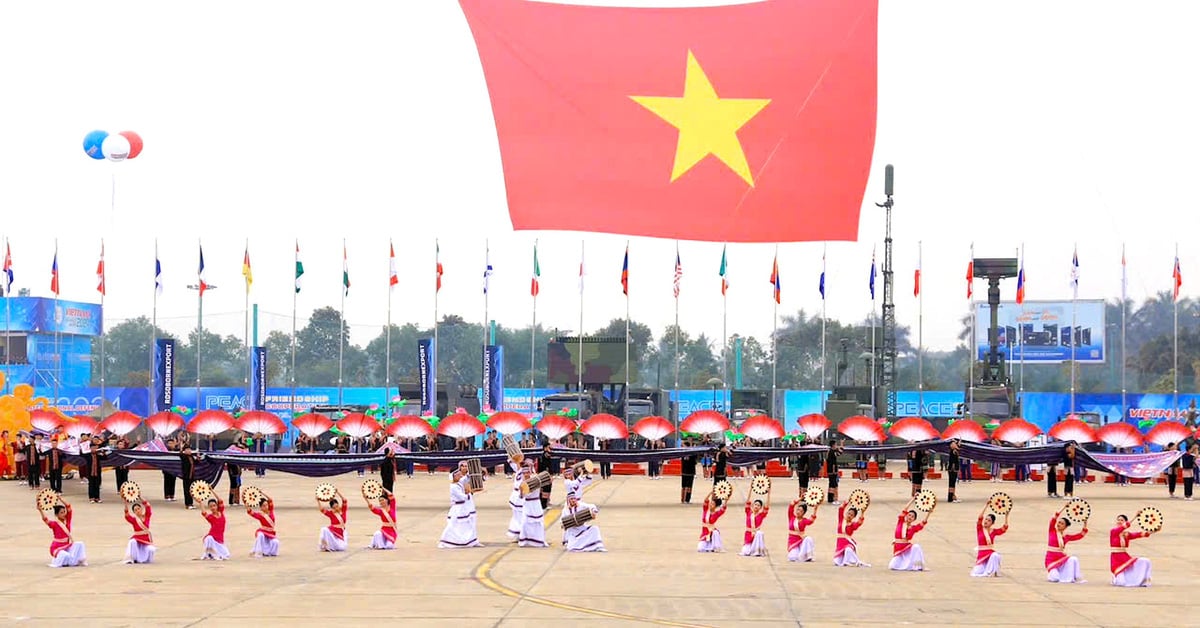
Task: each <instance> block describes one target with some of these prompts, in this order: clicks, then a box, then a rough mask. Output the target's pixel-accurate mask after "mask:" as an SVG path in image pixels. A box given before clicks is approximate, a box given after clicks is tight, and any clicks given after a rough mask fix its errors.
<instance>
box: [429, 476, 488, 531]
mask: <svg viewBox="0 0 1200 628" xmlns="http://www.w3.org/2000/svg"><path fill="white" fill-rule="evenodd" d="M481 490H482V489H481ZM474 492H476V491H475V490H474V489H472V488H471V479H470V478H469V477H468V476H467V463H466V461H463V462H459V463H458V469H456V470H455V471H454V473H451V474H450V512H449V513H448V514H447V515H446V529H445V530H442V538H441V540H439V541H438V547H439V548H443V549H452V548H459V547H483V543H480V542H479V535H478V528H477V527H476V525H475V512H476V511H475V500H474V499H472V498H471V493H474Z"/></svg>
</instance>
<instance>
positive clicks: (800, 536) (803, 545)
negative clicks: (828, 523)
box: [787, 499, 821, 563]
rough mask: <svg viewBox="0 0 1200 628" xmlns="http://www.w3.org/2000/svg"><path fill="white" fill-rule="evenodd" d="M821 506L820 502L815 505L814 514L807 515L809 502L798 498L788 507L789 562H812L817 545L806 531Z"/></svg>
mask: <svg viewBox="0 0 1200 628" xmlns="http://www.w3.org/2000/svg"><path fill="white" fill-rule="evenodd" d="M820 507H821V504H820V503H819V502H818V503H817V504H816V505H815V506H813V509H812V516H805V515H807V514H808V504H806V503H804V500H803V499H797V500H796V501H794V502H792V506H791V508H789V509H788V537H787V538H788V541H787V547H788V553H787V559H788V561H789V562H793V563H795V562H803V563H808V562H812V559H813V553H814V547H815V545H814V542H813V538H812V536H809V535H807V534H805V533H804V532H805V530H807V529H808V526H810V525H812V524H813V522H814V521H816V520H817V509H818V508H820Z"/></svg>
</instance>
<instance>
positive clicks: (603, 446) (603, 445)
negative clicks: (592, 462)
mask: <svg viewBox="0 0 1200 628" xmlns="http://www.w3.org/2000/svg"><path fill="white" fill-rule="evenodd" d="M598 445H599V448H600V451H608V441H607V440H601V441H600V442H599V443H598ZM600 477H601V478H602V479H607V478H611V477H612V463H611V462H607V461H601V462H600Z"/></svg>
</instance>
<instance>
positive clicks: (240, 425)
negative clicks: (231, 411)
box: [233, 410, 287, 435]
mask: <svg viewBox="0 0 1200 628" xmlns="http://www.w3.org/2000/svg"><path fill="white" fill-rule="evenodd" d="M233 425H234V427H236V428H237V429H239V430H241V431H243V432H245V433H247V434H266V435H269V434H282V433H284V432H286V431H287V425H285V424H284V422H283V419H281V418H279V417H277V416H275V415H274V414H271V413H270V412H264V411H262V410H251V411H249V412H247V413H245V414H243V415H242V416H240V417H238V419H237V421H236V422H235V423H234V424H233Z"/></svg>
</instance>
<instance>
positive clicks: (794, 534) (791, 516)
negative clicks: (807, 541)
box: [787, 507, 817, 552]
mask: <svg viewBox="0 0 1200 628" xmlns="http://www.w3.org/2000/svg"><path fill="white" fill-rule="evenodd" d="M816 520H817V515H816V514H815V513H814V514H813V515H812V516H811V517H797V516H796V509H795V507H793V508H791V509H789V510H788V542H787V548H788V551H789V552H790V551H792V550H794V549H796V548H797V547H800V544H801V543H803V542H804V529H805V528H807V527H808V526H810V525H812V522H814V521H816Z"/></svg>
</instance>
